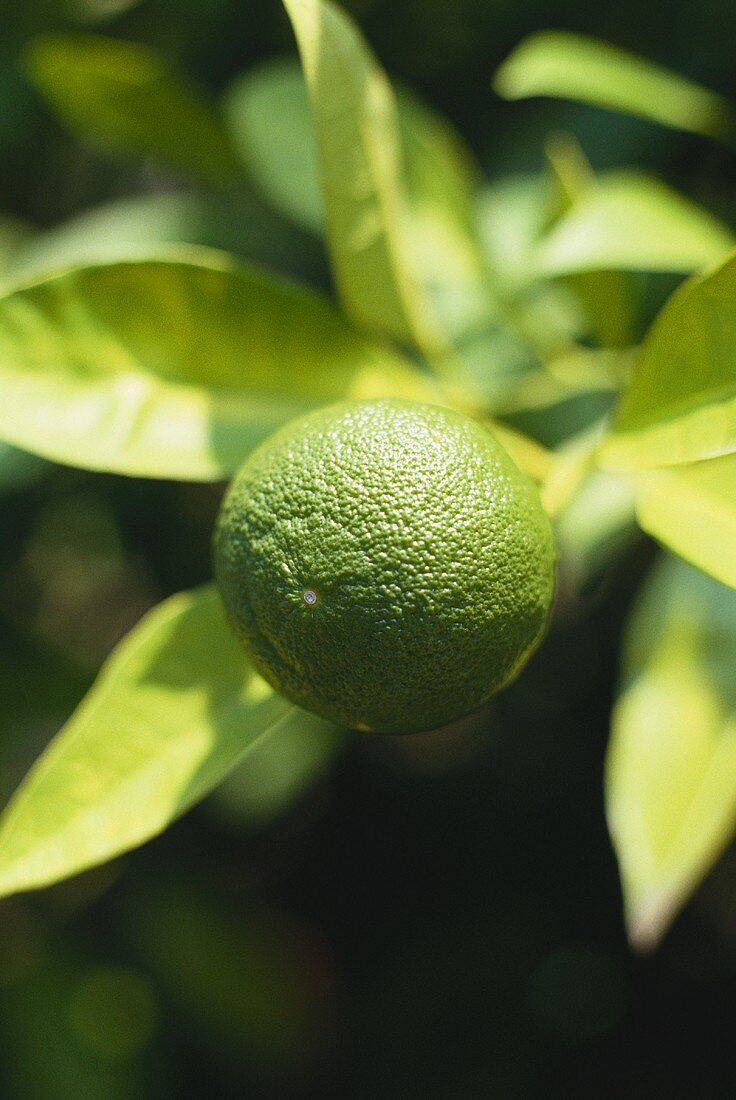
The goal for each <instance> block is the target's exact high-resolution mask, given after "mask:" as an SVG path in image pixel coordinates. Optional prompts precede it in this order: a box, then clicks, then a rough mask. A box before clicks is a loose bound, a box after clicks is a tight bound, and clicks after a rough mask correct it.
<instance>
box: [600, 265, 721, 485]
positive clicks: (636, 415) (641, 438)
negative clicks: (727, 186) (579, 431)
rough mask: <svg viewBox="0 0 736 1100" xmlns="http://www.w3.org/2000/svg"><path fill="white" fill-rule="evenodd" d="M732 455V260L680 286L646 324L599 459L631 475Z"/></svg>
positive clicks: (612, 467) (608, 465)
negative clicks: (644, 335)
mask: <svg viewBox="0 0 736 1100" xmlns="http://www.w3.org/2000/svg"><path fill="white" fill-rule="evenodd" d="M734 450H736V259H735V258H734V257H733V255H730V256H729V257H728V258H727V260H726V262H725V263H723V264H721V265H720V266H719V267H717V268H715V269H714V270H710V271H709V272H706V273H705V274H704V275H699V276H694V277H693V278H691V279H689V280H688V281H687V282H686V283H684V284H683V285H682V286H681V287H679V288H678V290H676V291H675V293H674V294H673V295H672V297H671V298H670V299H669V301H668V302H667V303H666V305H665V306H664V308H663V309H662V311H661V313H660V314H659V316H658V317H657V319H656V321H655V322H654V324H653V325H652V327H651V329H650V330H649V333H648V335H647V338H646V340H645V342H644V345H643V347H642V349H641V353H640V354H639V357H638V359H637V362H636V364H635V367H634V374H633V378H632V382H631V385H630V386H629V388H628V389H627V391H626V393H625V394H624V398H623V400H622V402H621V404H620V406H619V409H618V412H617V414H616V417H615V419H614V422H613V427H612V430H611V433H610V434H609V436H608V438H607V440H606V441H605V442H604V445H603V448H602V451H601V456H600V457H601V462H602V463H603V465H605V466H607V467H609V468H611V469H620V470H637V469H649V468H653V467H657V466H672V465H677V464H679V463H686V462H693V461H697V460H698V459H701V458H715V457H717V456H718V455H723V454H728V453H729V452H731V451H734Z"/></svg>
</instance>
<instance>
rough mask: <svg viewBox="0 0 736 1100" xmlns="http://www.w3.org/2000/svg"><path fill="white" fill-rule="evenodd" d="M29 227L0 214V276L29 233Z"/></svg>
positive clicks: (11, 261)
mask: <svg viewBox="0 0 736 1100" xmlns="http://www.w3.org/2000/svg"><path fill="white" fill-rule="evenodd" d="M31 232H32V231H31V227H30V226H29V225H26V224H25V223H24V222H21V221H18V219H17V218H11V217H10V216H9V215H7V214H3V215H0V276H2V275H4V274H5V271H6V270H7V268H8V267H10V265H11V264H12V263H13V261H14V259H15V257H16V255H17V253H18V250H19V249H20V248H21V247H22V246H23V243H24V242H25V240H26V239H27V237H28V236H29V235H30V233H31Z"/></svg>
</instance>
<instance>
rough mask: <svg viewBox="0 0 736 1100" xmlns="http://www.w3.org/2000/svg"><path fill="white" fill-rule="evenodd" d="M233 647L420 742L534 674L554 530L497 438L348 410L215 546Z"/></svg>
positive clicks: (246, 507)
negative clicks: (417, 735)
mask: <svg viewBox="0 0 736 1100" xmlns="http://www.w3.org/2000/svg"><path fill="white" fill-rule="evenodd" d="M215 575H216V578H217V582H218V585H219V589H220V593H221V595H222V599H223V602H224V604H225V608H226V611H227V614H228V617H229V619H230V621H231V623H232V625H233V627H234V629H235V632H236V634H237V635H238V637H239V638H240V640H241V642H242V643H243V645H244V647H245V649H246V651H247V653H248V655H249V657H250V659H251V660H252V662H253V664H254V666H255V667H256V669H257V670H258V671H259V672H260V673H261V675H262V676H263V677H264V678H265V679H266V680H267V681H268V682H269V683H270V684H271V685H272V686H273V687H275V688H276V689H277V690H278V691H280V692H281V693H282V694H283V695H285V696H286V697H287V698H288V699H290V700H292V701H293V702H294V703H297V704H299V705H300V706H303V707H306V708H307V710H311V711H314V712H315V713H316V714H319V715H322V716H323V717H325V718H330V719H332V720H333V721H335V722H338V723H341V724H345V725H349V726H352V727H354V728H357V729H361V730H371V731H375V732H382V733H410V732H414V731H417V730H426V729H432V728H434V727H435V726H440V725H444V724H445V723H447V722H450V721H451V720H453V719H455V718H458V717H460V716H461V715H464V714H467V713H469V712H470V711H472V710H475V709H476V708H477V707H478V706H480V705H481V704H482V703H484V702H485V701H486V700H487V699H488V698H489V697H490V696H491V695H492V694H493V693H494V692H496V691H498V690H499V689H500V688H502V687H504V686H505V685H506V684H508V683H509V681H510V680H511V679H513V677H514V676H515V675H516V674H517V673H518V672H519V670H520V669H521V668H522V666H523V665H524V663H525V662H526V660H527V658H528V657H529V656H530V654H531V653H532V652H533V650H534V649H535V648H536V646H537V644H538V643H539V641H540V639H541V636H542V634H543V632H544V629H545V626H546V623H547V618H548V615H549V610H550V605H551V602H552V594H553V587H554V548H553V543H552V534H551V530H550V525H549V521H548V520H547V517H546V515H545V514H544V512H543V511H542V506H541V503H540V500H539V495H538V493H537V490H536V487H535V486H534V484H533V483H532V482H531V481H530V480H529V479H528V478H527V476H526V475H525V474H523V473H522V472H521V471H520V470H519V469H518V468H517V466H516V465H515V464H514V463H513V461H512V460H511V458H510V457H509V456H508V454H507V453H506V452H505V451H504V449H503V448H502V447H501V445H500V444H499V443H498V442H497V441H496V439H495V438H494V437H493V435H492V434H491V433H490V431H488V430H487V429H486V428H485V427H483V426H482V425H480V424H478V423H476V422H475V421H473V420H470V419H468V418H467V417H465V416H463V415H462V414H460V413H457V412H453V411H451V410H449V409H445V408H440V407H438V406H434V405H423V404H417V403H414V402H410V401H398V400H382V401H350V402H344V403H342V404H339V405H332V406H329V407H328V408H323V409H319V410H318V411H317V412H314V413H311V414H309V415H308V416H305V417H303V418H302V419H299V420H296V421H294V422H292V423H291V424H288V425H287V426H286V427H285V428H283V429H282V430H281V431H279V432H277V433H276V434H275V435H274V436H272V437H271V438H270V439H269V440H268V441H267V442H266V443H265V444H263V445H262V446H261V447H260V448H258V450H256V451H254V452H253V454H252V455H251V456H250V458H249V459H248V460H247V461H246V463H245V465H244V466H243V468H242V469H241V470H240V472H239V474H238V475H237V477H236V479H235V481H234V482H233V485H232V486H231V488H230V490H229V492H228V494H227V496H226V498H225V501H224V503H223V507H222V511H221V514H220V518H219V522H218V526H217V531H216V535H215Z"/></svg>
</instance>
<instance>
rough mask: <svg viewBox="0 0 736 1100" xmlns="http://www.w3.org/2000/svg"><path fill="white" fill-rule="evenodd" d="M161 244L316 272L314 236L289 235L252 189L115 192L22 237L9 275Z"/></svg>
mask: <svg viewBox="0 0 736 1100" xmlns="http://www.w3.org/2000/svg"><path fill="white" fill-rule="evenodd" d="M159 244H166V245H174V244H192V245H201V246H204V247H209V248H219V249H225V250H227V251H230V252H235V253H236V254H238V255H239V256H242V257H244V258H247V259H248V260H252V261H255V262H257V263H262V264H265V265H267V266H271V267H275V268H276V269H278V268H279V266H280V265H281V264H282V263H283V262H285V261H286V262H288V265H289V271H290V273H292V274H293V273H294V270H295V268H302V267H303V270H304V271H305V273H307V272H314V270H315V267H316V266H317V265H318V264H319V263H320V259H321V258H320V256H319V251H318V250H319V246H318V244H317V243H316V242H313V241H310V239H309V238H307V237H306V236H300V237H299V238H298V239H297V241H296V242H295V238H294V234H293V232H292V231H291V230H290V229H285V227H284V225H283V224H282V223H281V222H280V221H279V219H278V218H277V217H276V216H275V215H272V214H271V212H270V210H268V209H267V208H266V207H265V206H264V204H263V203H261V202H260V201H259V200H258V199H256V198H255V197H253V196H250V195H246V194H243V195H239V196H238V198H237V200H229V199H226V198H225V196H224V195H220V196H218V197H217V198H216V199H213V197H212V195H203V194H198V193H196V192H183V191H178V192H169V193H165V194H164V193H160V194H153V195H135V196H133V197H131V198H126V199H115V200H113V201H112V202H106V203H103V204H102V205H100V206H95V207H91V208H90V209H87V210H84V211H83V212H82V213H79V214H76V215H74V216H73V217H72V218H70V219H69V220H68V221H66V222H63V223H61V224H60V225H57V226H54V227H53V228H51V229H47V230H45V231H43V232H40V233H34V234H32V235H30V236H28V237H27V238H26V239H25V240H24V241H23V243H22V245H21V246H20V247H19V248H18V250H17V251H16V252H15V253H14V255H13V257H12V260H11V262H10V267H9V272H8V279H9V280H11V281H14V282H18V281H19V280H20V279H21V278H22V279H23V280H28V279H29V278H30V276H40V275H42V274H48V273H52V272H53V273H55V272H57V271H59V270H60V269H61V268H64V267H80V266H84V265H87V264H92V263H111V262H113V261H115V260H124V259H130V258H131V257H135V256H140V255H141V253H146V252H148V253H149V254H150V252H151V251H153V250H154V249H155V248H156V246H157V245H159Z"/></svg>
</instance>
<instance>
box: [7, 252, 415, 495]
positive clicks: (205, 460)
mask: <svg viewBox="0 0 736 1100" xmlns="http://www.w3.org/2000/svg"><path fill="white" fill-rule="evenodd" d="M428 390H429V387H428V385H427V384H426V383H425V382H424V381H423V379H422V378H421V376H420V375H418V374H417V373H416V372H415V371H414V370H413V369H412V368H410V367H408V366H407V365H406V364H405V363H404V361H403V360H401V359H399V358H398V357H396V356H394V355H393V353H391V352H388V351H385V350H383V349H382V348H380V347H379V346H376V345H374V344H371V343H369V342H368V341H367V340H366V339H364V338H363V337H362V336H360V335H359V334H357V333H356V332H354V331H353V330H352V329H351V328H350V327H349V326H348V325H347V324H346V323H345V321H343V320H342V319H341V318H340V317H339V316H338V314H337V313H336V312H335V311H334V310H333V308H332V307H331V306H330V305H329V304H328V303H327V302H326V301H324V300H323V299H321V298H319V297H318V296H317V295H315V294H313V293H312V292H310V291H306V290H302V289H299V288H297V287H294V286H291V285H289V284H286V283H281V282H277V281H276V280H275V279H273V278H270V277H268V276H265V275H263V274H261V273H259V272H256V271H253V270H249V269H248V268H245V267H242V266H239V265H237V264H236V263H235V261H234V260H232V258H231V257H228V256H227V255H225V254H221V253H215V252H209V251H206V250H195V249H192V250H189V251H187V252H182V251H181V250H178V251H177V252H176V253H173V252H172V254H171V255H170V256H160V257H159V258H149V259H145V260H144V259H142V260H131V261H126V262H120V263H115V264H102V265H99V266H92V267H85V268H78V269H74V270H72V271H69V272H66V273H62V274H60V275H57V276H52V277H50V278H48V279H45V280H43V281H41V282H38V283H35V284H30V285H29V286H26V287H24V288H21V289H19V290H17V291H15V292H13V293H10V294H8V295H7V296H6V297H5V298H2V299H0V438H1V439H4V440H5V441H6V442H9V443H14V444H16V445H18V446H21V447H25V448H26V449H28V450H30V451H33V452H35V453H37V454H40V455H42V456H44V457H46V458H52V459H55V460H56V461H59V462H66V463H68V464H70V465H75V466H82V467H84V468H88V469H95V470H110V471H115V472H117V473H124V474H133V475H138V476H146V477H166V478H180V479H185V480H186V479H189V480H194V481H208V480H218V479H220V478H224V477H227V476H228V475H230V474H232V473H233V472H234V470H236V469H237V468H238V466H239V465H240V463H241V462H242V460H243V458H244V457H245V455H246V454H247V453H248V451H249V450H250V449H251V448H252V447H253V446H254V444H255V443H257V442H259V441H260V440H261V439H263V438H264V437H265V436H266V435H268V434H269V433H270V432H271V431H273V429H274V428H275V427H277V426H278V425H279V424H281V423H283V422H284V421H286V420H288V419H290V418H291V417H293V416H295V415H297V414H299V413H302V412H304V411H306V410H307V409H309V408H312V407H314V406H316V405H319V404H322V403H324V402H328V401H332V400H336V399H339V398H342V397H344V396H366V397H367V396H377V395H380V394H383V395H387V396H390V395H393V396H406V397H420V396H425V397H426V396H428Z"/></svg>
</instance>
